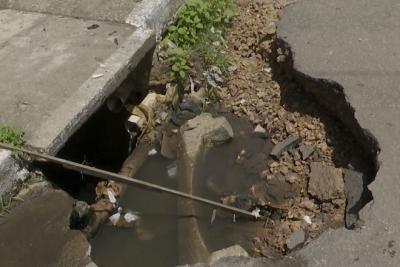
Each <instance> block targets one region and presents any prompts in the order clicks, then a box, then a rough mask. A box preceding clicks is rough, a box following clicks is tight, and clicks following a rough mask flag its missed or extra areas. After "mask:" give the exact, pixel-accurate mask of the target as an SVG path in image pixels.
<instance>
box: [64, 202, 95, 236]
mask: <svg viewBox="0 0 400 267" xmlns="http://www.w3.org/2000/svg"><path fill="white" fill-rule="evenodd" d="M93 214H94V212H93V209H91V207H90V206H89V205H88V204H87V203H86V202H84V201H77V202H75V203H74V205H73V209H72V212H71V214H70V216H69V226H70V227H71V229H84V228H85V227H86V226H87V225H88V224H89V222H90V220H91V219H92V217H93Z"/></svg>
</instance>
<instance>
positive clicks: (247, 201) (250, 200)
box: [234, 194, 256, 210]
mask: <svg viewBox="0 0 400 267" xmlns="http://www.w3.org/2000/svg"><path fill="white" fill-rule="evenodd" d="M234 205H235V206H236V207H238V208H239V209H243V210H251V209H252V208H254V206H255V205H256V199H254V197H252V196H250V195H247V194H240V195H237V196H236V198H235V204H234Z"/></svg>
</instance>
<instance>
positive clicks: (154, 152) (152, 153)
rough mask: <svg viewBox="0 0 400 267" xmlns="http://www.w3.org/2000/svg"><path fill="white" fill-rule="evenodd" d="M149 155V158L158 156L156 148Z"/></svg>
mask: <svg viewBox="0 0 400 267" xmlns="http://www.w3.org/2000/svg"><path fill="white" fill-rule="evenodd" d="M147 155H149V156H154V155H157V150H156V149H155V148H153V149H152V150H150V151H149V153H148V154H147Z"/></svg>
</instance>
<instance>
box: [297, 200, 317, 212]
mask: <svg viewBox="0 0 400 267" xmlns="http://www.w3.org/2000/svg"><path fill="white" fill-rule="evenodd" d="M299 207H300V208H303V209H306V210H309V211H314V210H315V209H316V205H315V204H314V202H312V201H311V200H309V199H307V200H304V201H302V202H301V203H300V204H299Z"/></svg>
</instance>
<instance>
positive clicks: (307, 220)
mask: <svg viewBox="0 0 400 267" xmlns="http://www.w3.org/2000/svg"><path fill="white" fill-rule="evenodd" d="M303 221H304V222H305V223H306V224H308V225H311V224H312V221H311V218H310V216H308V215H305V216H303Z"/></svg>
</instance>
